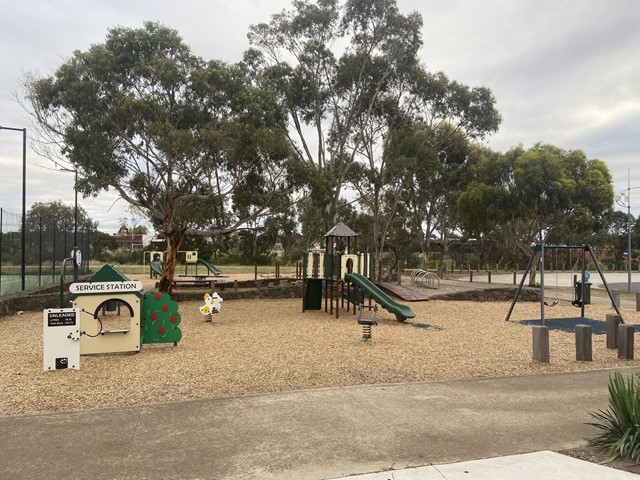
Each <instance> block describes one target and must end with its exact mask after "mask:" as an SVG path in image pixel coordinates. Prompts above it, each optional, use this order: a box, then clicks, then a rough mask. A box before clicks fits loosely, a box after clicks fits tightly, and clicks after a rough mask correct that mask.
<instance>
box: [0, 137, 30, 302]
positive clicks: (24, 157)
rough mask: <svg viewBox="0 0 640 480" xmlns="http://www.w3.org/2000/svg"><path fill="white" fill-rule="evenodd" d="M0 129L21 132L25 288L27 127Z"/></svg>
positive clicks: (22, 272)
mask: <svg viewBox="0 0 640 480" xmlns="http://www.w3.org/2000/svg"><path fill="white" fill-rule="evenodd" d="M0 130H11V131H14V132H22V239H21V243H22V256H21V264H22V266H21V267H20V274H21V276H22V282H21V287H22V290H25V289H26V288H25V287H26V285H25V278H26V265H27V129H26V128H13V127H3V126H2V125H0Z"/></svg>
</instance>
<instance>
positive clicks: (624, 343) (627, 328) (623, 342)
mask: <svg viewBox="0 0 640 480" xmlns="http://www.w3.org/2000/svg"><path fill="white" fill-rule="evenodd" d="M635 333H636V327H635V325H620V327H619V329H618V358H619V359H621V360H633V340H634V338H633V337H634V334H635Z"/></svg>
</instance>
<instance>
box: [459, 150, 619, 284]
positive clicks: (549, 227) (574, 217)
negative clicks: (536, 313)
mask: <svg viewBox="0 0 640 480" xmlns="http://www.w3.org/2000/svg"><path fill="white" fill-rule="evenodd" d="M488 160H489V161H490V162H491V161H493V160H496V157H488ZM499 162H500V163H493V165H494V166H493V170H494V171H496V172H500V174H499V175H493V176H490V177H485V178H484V180H482V179H481V178H480V177H478V179H477V181H475V182H474V183H472V184H471V185H470V186H469V188H468V189H467V190H466V191H465V192H464V193H463V194H461V197H460V200H459V203H460V204H461V206H466V208H470V206H471V205H473V204H474V203H475V204H476V205H477V203H476V202H480V201H482V202H483V203H482V208H476V209H474V210H467V213H466V215H467V220H466V221H467V222H468V224H469V222H470V220H469V217H472V216H474V215H475V216H477V218H476V219H475V220H474V222H475V223H476V224H480V223H482V222H485V223H486V222H490V221H492V219H491V218H489V217H490V216H495V217H494V218H495V221H496V222H499V224H500V227H501V229H500V231H501V233H502V234H503V235H505V236H506V237H507V238H508V241H510V242H513V244H514V245H515V246H516V248H517V249H518V251H519V252H520V254H521V255H522V256H524V257H525V258H530V257H531V255H532V254H533V253H534V251H533V245H534V244H536V243H539V242H548V241H553V242H555V243H562V244H566V243H578V244H582V243H591V240H592V239H594V238H595V235H596V233H597V232H598V231H599V230H601V229H602V228H603V227H604V225H605V219H606V216H607V214H608V212H609V211H610V210H611V206H612V204H613V185H612V179H611V174H610V173H609V169H608V168H607V165H606V164H605V163H604V162H602V161H601V160H598V159H587V157H586V155H585V154H584V152H583V151H581V150H563V149H560V148H558V147H556V146H553V145H548V144H541V143H539V144H536V145H534V146H533V147H531V148H530V149H528V150H524V148H522V146H518V147H515V148H514V149H512V150H510V151H508V152H507V153H506V154H505V155H504V157H502V158H501V159H499ZM487 170H491V164H490V163H489V164H487V165H485V171H487ZM483 183H484V186H483V185H482V184H483ZM487 189H488V190H487ZM482 191H489V192H492V193H491V194H489V195H483V196H482V198H481V199H480V198H479V197H478V194H479V192H482ZM483 212H484V213H483ZM568 232H570V233H568ZM533 283H535V263H534V269H533V270H532V275H531V277H530V284H533Z"/></svg>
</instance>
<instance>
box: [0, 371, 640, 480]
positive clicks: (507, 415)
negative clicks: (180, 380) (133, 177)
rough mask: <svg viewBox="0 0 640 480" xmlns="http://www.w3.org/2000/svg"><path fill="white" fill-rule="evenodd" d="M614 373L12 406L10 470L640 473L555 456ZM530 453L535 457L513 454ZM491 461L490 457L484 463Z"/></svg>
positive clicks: (581, 440)
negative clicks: (55, 408) (80, 407)
mask: <svg viewBox="0 0 640 480" xmlns="http://www.w3.org/2000/svg"><path fill="white" fill-rule="evenodd" d="M633 371H634V370H632V369H623V374H625V375H628V374H629V373H631V372H633ZM610 373H611V371H609V370H604V371H603V370H600V371H592V372H579V373H561V374H546V375H532V376H522V377H506V378H479V379H468V380H457V381H444V382H429V383H411V384H397V385H373V386H358V387H346V388H325V389H319V390H309V391H298V392H291V393H279V394H269V395H252V396H246V397H232V398H222V399H214V400H199V401H189V402H179V403H171V404H160V405H148V406H141V407H125V408H115V409H103V410H92V411H82V412H73V413H59V414H44V415H17V416H5V417H0V438H1V442H2V450H1V452H2V455H1V456H0V478H3V479H5V478H6V479H12V480H19V479H30V480H31V479H47V480H52V479H66V480H69V479H92V480H96V479H119V480H124V479H127V480H133V479H216V480H223V479H261V480H268V479H283V480H287V479H291V480H294V479H295V480H320V479H323V480H324V479H332V478H340V477H348V476H354V475H361V474H369V475H366V476H361V477H357V476H356V477H354V478H360V479H362V480H364V479H366V480H383V479H384V480H387V479H392V478H393V479H413V480H417V479H422V480H427V479H429V480H431V479H458V478H465V479H467V480H471V479H474V480H475V479H498V478H500V479H509V478H513V479H521V480H522V479H525V480H526V479H529V478H540V479H558V480H560V479H562V480H566V479H572V478H576V479H577V478H580V480H595V479H608V478H611V479H627V478H628V479H631V478H640V477H639V476H635V475H632V474H629V473H624V472H619V471H615V470H613V469H608V468H607V467H602V466H599V465H594V464H590V463H587V462H581V461H579V460H575V459H570V458H568V457H564V456H562V455H558V454H554V453H551V452H545V451H547V450H559V449H566V448H571V447H576V446H580V445H583V444H585V443H586V441H587V440H588V439H589V438H591V437H592V436H593V435H594V433H595V432H596V430H595V428H594V427H590V426H588V425H586V424H585V423H586V422H589V421H590V420H591V417H590V415H589V412H594V411H596V410H597V409H604V408H606V406H607V396H608V393H607V382H608V378H609V375H610ZM530 452H537V453H533V454H532V455H524V456H518V457H512V456H513V455H519V454H525V453H530ZM496 457H500V458H496ZM487 458H492V460H481V461H480V462H477V460H478V459H487ZM469 461H473V462H471V463H463V464H457V465H445V464H452V463H454V462H469ZM545 466H546V467H548V470H544V471H543V470H540V469H541V468H542V467H545ZM413 467H421V468H413ZM549 469H550V470H549ZM391 470H393V471H391ZM371 472H382V473H377V474H375V473H374V474H371ZM456 472H457V473H456ZM530 475H535V476H530Z"/></svg>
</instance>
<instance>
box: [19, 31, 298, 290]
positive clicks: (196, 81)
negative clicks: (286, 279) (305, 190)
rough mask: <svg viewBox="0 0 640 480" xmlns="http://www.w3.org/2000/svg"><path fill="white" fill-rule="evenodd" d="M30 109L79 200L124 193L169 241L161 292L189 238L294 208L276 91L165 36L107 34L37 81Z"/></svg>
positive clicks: (167, 285) (240, 68) (173, 36)
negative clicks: (74, 181)
mask: <svg viewBox="0 0 640 480" xmlns="http://www.w3.org/2000/svg"><path fill="white" fill-rule="evenodd" d="M27 99H28V100H29V101H30V103H31V106H32V108H33V115H34V117H35V119H36V121H37V124H38V125H39V126H40V128H41V131H42V133H43V134H45V135H46V136H47V139H48V140H49V141H50V142H51V143H50V145H52V146H53V147H55V148H54V151H53V154H60V155H62V156H63V157H64V158H65V159H66V160H67V161H68V162H69V163H70V164H71V165H72V166H73V168H74V169H76V170H77V171H78V172H79V173H80V176H81V179H80V180H79V183H78V188H79V189H80V191H82V192H83V193H84V194H85V195H95V194H97V193H98V192H100V191H101V190H107V189H110V188H113V189H115V191H116V192H117V193H118V194H119V195H120V197H122V198H123V199H124V200H126V201H127V202H129V203H130V204H131V205H134V206H137V207H139V208H140V209H142V210H143V211H144V212H145V214H146V215H147V216H148V218H149V220H150V221H151V223H152V224H153V226H154V227H155V228H156V230H157V231H159V232H161V233H162V234H164V236H165V238H166V240H167V249H168V254H167V257H166V262H165V266H164V273H163V276H162V278H161V281H160V289H161V290H162V291H171V286H172V280H173V275H174V271H175V266H176V254H177V251H178V250H179V249H180V246H181V245H182V243H183V242H184V241H185V240H186V239H188V238H190V237H203V236H217V235H223V234H227V233H230V232H233V231H235V230H236V229H238V228H239V227H241V226H242V225H244V224H246V222H247V221H249V220H255V219H256V218H258V217H259V216H260V215H265V214H267V213H268V212H269V211H270V210H271V209H273V208H275V206H277V205H279V204H282V203H284V202H286V200H287V195H286V191H285V189H286V188H287V185H288V184H287V181H286V178H285V174H286V164H287V159H288V158H289V156H290V147H289V145H288V142H287V139H286V132H285V129H284V126H285V122H286V113H285V112H284V110H283V109H282V108H281V107H280V106H279V105H278V103H277V102H276V97H275V96H274V95H273V92H272V91H270V90H269V89H266V88H264V85H260V86H258V85H256V84H254V82H253V79H252V77H251V76H250V75H248V72H247V71H246V69H245V68H244V66H243V65H228V64H225V63H223V62H220V61H205V60H203V59H201V58H200V57H197V56H195V55H194V54H193V53H192V52H191V50H190V48H189V47H188V46H187V45H186V44H185V43H184V42H183V40H182V39H181V38H180V36H179V35H178V33H177V32H176V31H174V30H172V29H169V28H167V27H165V26H163V25H160V24H157V23H150V22H148V23H145V24H144V27H143V28H140V29H128V28H114V29H111V30H109V32H108V34H107V37H106V40H105V42H104V43H102V44H98V45H93V46H91V47H90V48H89V49H88V50H87V51H75V52H73V54H72V56H71V58H70V59H69V60H68V61H66V62H65V63H64V64H62V65H61V66H60V67H59V68H58V69H57V71H56V72H55V74H54V75H52V76H49V77H44V78H31V79H30V81H29V82H28V84H27ZM56 149H57V151H55V150H56Z"/></svg>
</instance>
